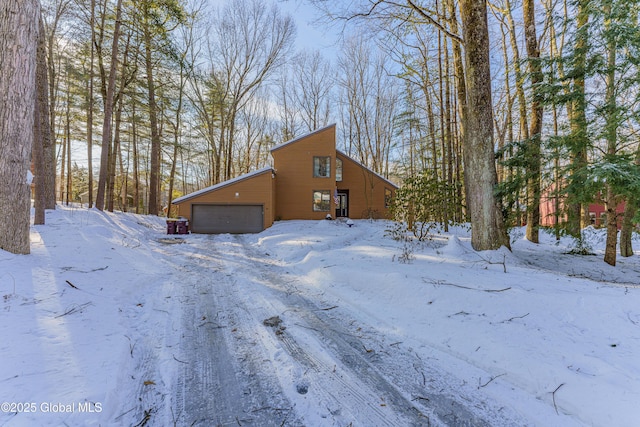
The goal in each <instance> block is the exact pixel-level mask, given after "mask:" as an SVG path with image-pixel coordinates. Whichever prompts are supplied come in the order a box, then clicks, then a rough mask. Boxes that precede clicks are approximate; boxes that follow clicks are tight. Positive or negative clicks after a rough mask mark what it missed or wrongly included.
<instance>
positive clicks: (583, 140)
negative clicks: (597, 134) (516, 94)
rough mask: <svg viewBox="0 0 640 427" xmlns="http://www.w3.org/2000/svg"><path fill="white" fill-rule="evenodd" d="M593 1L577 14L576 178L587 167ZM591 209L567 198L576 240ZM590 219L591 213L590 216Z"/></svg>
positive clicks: (572, 109)
mask: <svg viewBox="0 0 640 427" xmlns="http://www.w3.org/2000/svg"><path fill="white" fill-rule="evenodd" d="M589 1H590V0H579V1H578V2H577V3H578V11H577V30H576V33H577V34H576V44H575V47H574V50H575V64H574V67H573V68H574V69H573V74H574V76H575V77H574V78H573V91H574V94H573V96H574V101H573V102H572V103H571V107H570V109H569V113H570V114H569V121H570V126H571V139H572V142H571V150H570V151H571V154H570V155H571V159H570V161H571V166H572V169H573V171H572V172H573V174H575V173H576V171H579V170H582V169H584V168H586V167H587V145H588V139H587V138H588V136H587V114H586V96H585V89H584V80H585V69H586V57H587V52H586V50H587V42H588V40H587V38H588V35H587V32H586V25H587V23H588V20H589V12H588V10H587V9H588V8H587V4H588V2H589ZM586 211H587V209H585V207H584V206H583V204H582V202H581V201H580V198H578V197H577V195H575V194H572V195H569V197H568V198H567V231H568V232H569V234H571V235H572V236H574V237H576V238H578V239H581V238H582V237H581V229H582V228H583V227H586V226H587V225H588V224H589V222H588V221H586V219H585V212H586ZM586 216H587V217H588V212H586Z"/></svg>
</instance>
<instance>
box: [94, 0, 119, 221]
mask: <svg viewBox="0 0 640 427" xmlns="http://www.w3.org/2000/svg"><path fill="white" fill-rule="evenodd" d="M121 17H122V0H118V3H117V5H116V24H115V27H114V30H113V44H112V45H111V68H110V70H109V85H108V87H107V97H106V99H105V101H104V122H103V124H102V153H101V154H100V178H99V179H98V194H97V196H96V208H98V209H100V210H104V202H105V190H106V185H107V179H108V169H109V146H110V145H111V118H112V116H113V98H114V93H115V86H116V71H117V69H118V42H119V40H120V23H121Z"/></svg>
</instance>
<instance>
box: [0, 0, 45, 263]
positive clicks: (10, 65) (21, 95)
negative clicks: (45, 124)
mask: <svg viewBox="0 0 640 427" xmlns="http://www.w3.org/2000/svg"><path fill="white" fill-rule="evenodd" d="M39 16H40V5H39V2H38V1H36V0H24V1H19V2H18V1H2V2H0V70H2V72H1V73H0V93H1V94H2V96H0V153H2V155H0V187H1V188H2V191H0V218H2V219H3V222H4V224H3V227H4V230H3V232H1V233H0V249H4V250H6V251H9V252H11V253H15V254H28V253H29V252H30V247H29V217H30V209H31V195H30V188H29V186H30V183H29V180H28V178H27V175H28V172H29V165H30V159H31V148H32V144H33V136H34V135H33V125H34V107H35V105H36V85H35V82H36V51H37V40H38V18H39Z"/></svg>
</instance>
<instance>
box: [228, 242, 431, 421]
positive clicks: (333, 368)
mask: <svg viewBox="0 0 640 427" xmlns="http://www.w3.org/2000/svg"><path fill="white" fill-rule="evenodd" d="M235 240H236V241H237V242H238V245H236V246H235V248H236V249H235V250H236V251H238V254H237V257H239V258H244V259H246V260H248V261H247V263H248V264H250V265H251V269H243V270H242V271H238V272H237V273H238V274H242V275H243V279H244V280H245V281H253V282H254V283H256V284H258V285H259V286H262V287H263V288H264V289H265V290H266V289H268V291H269V292H270V293H271V295H270V296H271V297H273V298H274V301H272V304H270V305H271V307H272V310H277V308H276V307H278V306H279V308H281V309H282V308H284V310H282V311H286V312H287V314H286V317H285V319H287V320H291V321H294V323H295V324H296V325H297V326H299V327H297V328H294V327H292V325H291V324H285V326H287V329H285V330H283V329H276V332H277V333H276V337H277V338H278V341H279V343H280V344H281V347H282V349H284V350H285V351H286V353H287V355H288V356H289V357H290V358H292V359H293V360H294V361H295V363H297V364H298V365H299V366H300V368H301V369H300V371H301V372H304V374H302V375H300V377H301V378H297V379H295V378H294V380H297V381H298V383H299V384H298V385H302V386H304V387H305V390H306V387H307V386H308V393H309V394H308V397H307V399H316V400H317V405H318V406H320V408H318V409H319V410H320V411H323V410H324V411H325V412H326V411H328V412H329V414H330V415H331V416H332V417H333V419H334V422H335V423H336V424H337V425H348V424H349V423H354V424H355V425H363V426H368V425H375V426H398V425H406V426H412V425H413V426H422V425H433V423H432V421H433V420H430V419H429V417H428V416H427V415H426V414H425V413H423V412H422V411H421V410H420V409H419V408H418V407H417V406H416V405H414V404H413V403H412V402H411V401H410V400H408V399H407V398H406V397H405V396H404V395H403V394H402V393H401V392H400V391H399V390H398V389H397V388H396V386H395V385H394V384H392V383H391V382H390V381H388V380H387V379H386V378H385V377H384V376H383V375H381V374H380V372H379V371H378V370H377V369H376V368H375V367H374V366H373V365H372V364H371V363H370V362H369V361H368V360H367V358H366V351H364V349H365V346H364V345H363V343H362V342H361V341H359V340H358V338H357V337H353V336H351V335H350V334H348V333H347V332H345V331H343V330H342V327H341V326H340V325H338V324H337V323H336V322H335V321H333V320H332V319H331V318H330V317H329V316H323V317H322V318H320V317H319V316H320V314H319V313H321V310H320V309H319V307H317V305H316V304H315V303H314V302H312V301H310V300H308V299H306V298H304V297H303V296H301V295H300V294H299V293H298V292H297V291H296V289H295V288H294V287H292V286H287V285H286V283H287V282H288V281H289V280H290V278H287V277H285V276H283V275H281V274H278V272H276V271H274V270H273V269H272V266H271V265H269V264H268V263H266V262H265V261H264V258H263V256H261V255H260V254H258V253H257V251H256V250H255V249H254V248H251V247H250V246H249V245H248V244H247V243H246V240H245V239H244V238H243V237H242V236H237V237H236V239H235ZM283 284H285V285H284V287H283ZM254 301H257V300H256V299H254ZM257 302H259V304H256V305H255V306H254V307H252V310H253V311H255V312H256V313H262V314H261V315H262V316H265V317H263V318H266V317H269V316H271V315H273V314H274V313H273V312H271V314H269V313H268V312H266V311H265V302H264V301H257ZM285 323H287V322H285ZM294 329H295V332H293V333H292V332H290V331H293V330H294ZM300 334H302V335H303V336H301V335H300ZM346 336H350V337H351V338H352V339H353V340H355V341H357V343H350V342H347V341H346V340H345V339H344V337H346ZM308 340H313V341H315V343H316V344H315V345H305V344H308V342H307V341H308ZM318 347H322V350H323V351H322V352H321V353H322V354H314V353H313V352H312V351H313V350H314V349H317V348H318ZM307 348H308V350H307ZM363 352H364V353H365V354H363ZM305 392H306V391H305ZM323 405H324V406H326V408H321V407H322V406H323ZM425 412H427V411H425ZM327 417H328V415H327Z"/></svg>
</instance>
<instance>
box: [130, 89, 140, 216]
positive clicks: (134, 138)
mask: <svg viewBox="0 0 640 427" xmlns="http://www.w3.org/2000/svg"><path fill="white" fill-rule="evenodd" d="M131 102H132V105H131V149H132V151H133V204H134V205H135V207H136V213H137V214H139V213H140V173H139V167H140V165H139V159H138V131H137V119H136V100H135V97H132V98H131Z"/></svg>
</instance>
